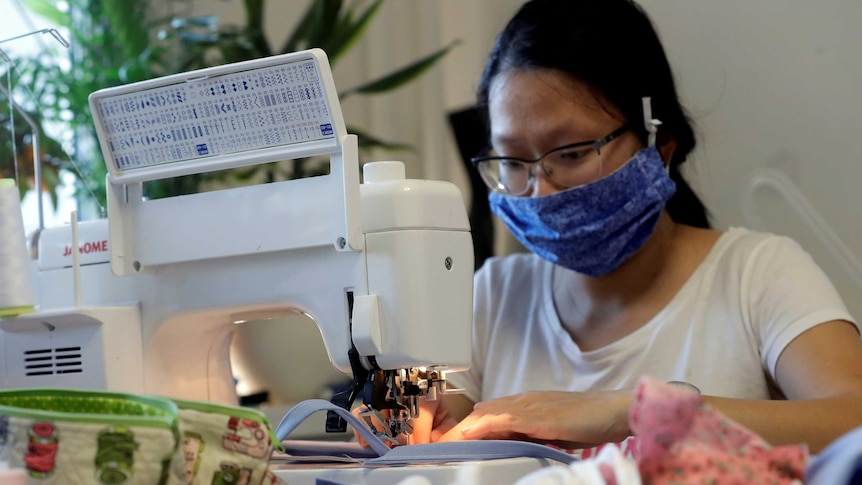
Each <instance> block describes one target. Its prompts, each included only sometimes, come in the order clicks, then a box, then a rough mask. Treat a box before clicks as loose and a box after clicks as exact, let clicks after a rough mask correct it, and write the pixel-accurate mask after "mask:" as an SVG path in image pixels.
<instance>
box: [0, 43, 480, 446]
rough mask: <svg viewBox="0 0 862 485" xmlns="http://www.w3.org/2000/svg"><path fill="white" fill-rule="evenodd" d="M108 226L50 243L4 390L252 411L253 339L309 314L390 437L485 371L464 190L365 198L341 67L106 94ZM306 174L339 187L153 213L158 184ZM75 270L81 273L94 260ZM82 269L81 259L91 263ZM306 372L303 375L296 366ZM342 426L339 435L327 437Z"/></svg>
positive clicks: (234, 69)
mask: <svg viewBox="0 0 862 485" xmlns="http://www.w3.org/2000/svg"><path fill="white" fill-rule="evenodd" d="M90 105H91V108H92V111H93V114H94V118H95V122H96V124H97V129H98V133H99V142H100V145H101V149H102V153H103V155H104V157H105V160H106V163H107V165H108V169H109V173H108V176H107V189H108V219H107V220H99V221H91V222H82V223H80V224H73V225H72V226H66V227H59V228H48V229H45V230H44V231H42V232H41V234H39V237H38V247H37V249H38V251H37V256H36V259H35V260H34V261H33V278H34V281H35V287H36V293H37V311H36V312H35V313H32V314H25V315H20V316H18V317H15V318H6V319H0V329H2V332H0V333H2V335H0V344H2V345H3V346H4V348H3V359H0V387H15V388H21V387H75V388H91V389H110V390H115V391H128V392H145V393H153V394H160V395H167V396H175V397H179V398H187V399H200V400H210V401H216V402H226V403H235V402H236V394H235V390H234V381H233V379H232V374H231V369H230V360H229V346H230V341H231V335H232V333H233V331H234V330H235V329H236V328H237V327H236V325H240V324H242V323H243V322H246V321H249V320H259V319H264V318H269V317H276V316H284V315H290V314H306V315H308V316H310V317H312V318H313V319H314V321H315V322H316V323H317V325H318V327H319V329H320V333H321V335H322V337H323V341H324V344H325V346H326V351H327V353H328V355H329V358H330V360H331V361H332V364H333V366H335V367H336V368H337V369H338V370H340V371H341V372H343V373H345V374H348V375H353V376H354V389H353V392H352V394H351V395H350V396H343V397H342V398H341V399H340V402H339V404H340V405H342V406H347V405H349V402H350V401H352V399H353V398H354V397H355V395H356V392H357V391H358V390H359V389H360V388H361V387H362V386H363V385H365V384H366V382H372V383H373V387H374V393H373V394H374V396H375V401H374V402H373V403H372V404H373V405H374V406H375V407H376V408H377V409H378V410H382V409H391V410H392V411H393V419H392V420H391V421H390V427H389V429H387V430H385V432H386V434H387V435H388V437H389V438H390V439H394V437H395V436H396V435H398V434H400V433H409V432H410V431H411V430H412V427H411V420H412V419H413V418H414V417H415V416H416V414H417V413H418V404H417V399H418V397H419V396H426V397H428V398H430V399H434V398H435V396H436V395H437V393H439V392H443V391H444V389H445V373H446V371H452V370H463V369H465V368H466V367H467V366H468V365H469V362H470V338H471V332H470V327H471V318H472V274H473V253H472V246H471V238H470V233H469V224H468V221H467V214H466V210H465V208H464V204H463V199H462V197H461V194H460V192H459V191H458V189H457V188H456V187H455V186H454V185H453V184H450V183H446V182H440V181H423V180H406V179H405V177H404V166H403V164H401V163H400V162H378V163H369V164H366V165H365V167H364V174H363V175H364V181H363V183H360V177H359V166H360V165H359V159H358V147H357V139H356V136H354V135H350V134H348V133H347V130H346V128H345V124H344V120H343V118H342V114H341V108H340V105H339V102H338V98H337V92H336V90H335V86H334V83H333V80H332V74H331V71H330V68H329V64H328V61H327V59H326V56H325V54H324V53H323V51H321V50H310V51H304V52H298V53H293V54H286V55H281V56H275V57H270V58H266V59H259V60H254V61H247V62H243V63H238V64H233V65H227V66H219V67H214V68H208V69H204V70H200V71H195V72H190V73H183V74H178V75H172V76H168V77H164V78H159V79H155V80H150V81H145V82H141V83H136V84H131V85H126V86H121V87H116V88H110V89H105V90H101V91H97V92H95V93H93V94H92V95H91V97H90ZM302 157H327V158H328V159H329V173H328V174H327V175H323V176H317V177H311V178H304V179H298V180H287V181H282V182H275V183H265V184H260V185H253V186H248V187H240V188H231V189H226V190H219V191H214V192H207V193H198V194H193V195H185V196H177V197H169V198H164V199H157V200H145V199H144V197H143V192H142V184H143V183H144V182H148V181H152V180H158V179H164V178H169V177H177V176H181V175H188V174H194V173H202V172H209V171H216V170H224V169H228V168H235V167H242V166H249V165H253V164H261V163H267V162H273V161H279V160H294V159H297V158H302ZM76 255H77V258H76ZM75 259H77V261H75ZM284 371H285V372H301V369H285V370H284ZM328 424H329V423H328Z"/></svg>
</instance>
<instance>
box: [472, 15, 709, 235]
mask: <svg viewBox="0 0 862 485" xmlns="http://www.w3.org/2000/svg"><path fill="white" fill-rule="evenodd" d="M534 68H538V69H553V70H556V71H560V72H563V73H566V74H569V75H571V76H572V77H574V78H575V79H577V80H579V81H581V82H583V83H585V84H586V85H587V86H589V87H590V88H591V89H592V90H594V92H595V94H596V95H597V98H598V99H600V100H602V101H606V102H610V103H611V104H613V105H614V106H615V107H616V108H617V109H619V111H620V112H621V113H622V114H623V116H624V117H625V119H626V120H629V121H631V122H632V123H631V124H632V127H633V128H634V130H635V131H636V133H637V134H638V135H639V136H640V137H641V138H642V140H643V141H644V142H645V141H646V137H647V133H646V129H645V128H644V126H643V123H642V122H641V120H643V104H642V101H641V98H642V97H644V96H649V97H650V98H651V99H652V115H653V117H654V118H657V119H659V120H661V122H662V124H661V126H660V127H659V137H658V140H659V143H661V142H662V140H666V139H667V137H672V138H673V139H675V140H676V143H677V145H676V150H674V153H673V157H672V159H671V161H670V176H671V178H672V179H673V180H674V182H675V183H676V185H677V190H676V193H675V194H674V196H673V197H671V199H670V200H669V201H668V203H667V210H668V212H669V213H670V215H671V217H672V218H673V220H674V221H676V222H679V223H683V224H688V225H692V226H696V227H709V220H708V215H707V211H706V207H705V206H704V205H703V203H702V202H701V201H700V199H698V197H697V195H696V194H695V193H694V191H693V190H692V189H691V187H690V186H689V185H688V183H687V182H686V181H685V180H684V179H683V177H682V174H681V173H680V171H679V166H680V164H682V163H683V162H684V161H685V160H686V157H687V156H688V154H689V153H690V152H691V151H692V150H693V149H694V146H695V143H696V141H695V136H694V129H693V127H692V122H691V120H690V118H689V116H688V115H687V114H686V111H685V108H683V106H682V105H681V104H680V101H679V97H678V96H677V92H676V84H675V83H674V79H673V73H672V72H671V69H670V65H669V64H668V61H667V57H666V56H665V53H664V49H663V48H662V45H661V42H660V41H659V38H658V35H657V34H656V31H655V29H654V28H653V26H652V23H651V22H650V19H649V17H647V15H646V13H645V12H644V11H643V10H642V9H641V8H640V7H639V6H638V5H637V4H635V3H634V2H633V1H631V0H531V1H529V2H527V3H526V4H524V5H523V6H522V7H521V9H520V10H519V11H518V13H516V14H515V16H514V17H513V18H512V20H510V21H509V23H508V25H507V26H506V28H505V29H504V30H503V31H502V32H501V33H500V34H499V35H498V36H497V41H496V44H495V45H494V49H493V50H492V51H491V55H490V59H489V60H488V65H487V66H486V67H485V72H484V73H483V75H482V79H481V82H480V85H479V91H478V97H479V108H480V110H481V111H482V113H483V116H484V118H485V122H486V124H487V123H488V90H489V87H490V84H491V81H492V80H493V79H494V77H495V76H496V75H497V74H499V73H500V72H503V71H506V70H510V69H519V70H524V69H534Z"/></svg>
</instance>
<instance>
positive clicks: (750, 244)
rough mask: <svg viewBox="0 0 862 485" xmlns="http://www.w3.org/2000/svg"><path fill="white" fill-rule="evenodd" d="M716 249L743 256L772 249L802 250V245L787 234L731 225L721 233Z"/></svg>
mask: <svg viewBox="0 0 862 485" xmlns="http://www.w3.org/2000/svg"><path fill="white" fill-rule="evenodd" d="M716 249H718V250H720V251H723V252H726V253H729V254H735V255H743V256H749V255H752V254H754V253H758V252H762V251H773V250H790V251H802V247H801V246H800V245H799V244H798V243H797V242H796V241H794V240H793V239H791V238H789V237H787V236H782V235H779V234H773V233H771V232H762V231H755V230H751V229H748V228H745V227H738V226H732V227H730V228H728V229H727V230H726V231H724V232H722V233H721V236H720V237H719V239H718V241H717V243H716Z"/></svg>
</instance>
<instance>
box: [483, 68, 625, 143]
mask: <svg viewBox="0 0 862 485" xmlns="http://www.w3.org/2000/svg"><path fill="white" fill-rule="evenodd" d="M606 104H607V103H602V102H601V100H599V99H598V98H597V97H596V96H595V94H594V90H592V89H590V88H589V87H588V86H587V85H586V84H584V83H583V82H581V81H578V80H576V79H573V78H572V77H571V76H569V75H567V74H565V73H562V72H560V71H555V70H550V69H531V70H508V71H504V72H501V73H500V74H498V75H497V76H496V77H495V78H494V80H493V81H492V82H491V85H490V89H489V92H488V110H489V115H490V122H491V136H492V142H494V143H495V144H497V143H505V142H509V143H513V142H516V141H517V140H520V139H522V138H523V137H529V136H530V135H531V134H539V133H541V134H542V135H544V136H546V137H549V138H553V137H558V136H565V135H566V134H573V133H574V134H573V135H570V136H577V134H579V133H582V134H590V133H594V132H595V133H603V132H604V131H606V129H607V127H609V126H615V125H618V124H619V117H615V116H613V115H612V114H611V113H610V112H609V109H608V107H607V106H606ZM597 136H602V135H597Z"/></svg>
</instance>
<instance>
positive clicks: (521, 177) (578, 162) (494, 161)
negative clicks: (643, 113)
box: [470, 124, 630, 196]
mask: <svg viewBox="0 0 862 485" xmlns="http://www.w3.org/2000/svg"><path fill="white" fill-rule="evenodd" d="M629 129H630V127H629V125H628V124H625V125H623V126H621V127H619V128H617V129H616V130H614V131H613V132H611V134H609V135H608V136H606V137H604V138H600V139H598V140H594V141H582V142H578V143H572V144H569V145H563V146H561V147H558V148H554V149H553V150H551V151H549V152H547V153H545V154H544V155H542V156H541V157H539V158H537V159H535V160H524V159H523V158H515V157H504V156H499V155H496V154H494V153H493V152H492V151H485V152H484V154H482V155H481V156H478V157H475V158H472V159H471V160H470V161H471V162H472V163H473V165H475V166H476V168H477V169H478V170H479V174H480V175H481V176H482V179H483V180H484V181H485V183H486V184H487V185H488V187H489V188H491V190H493V191H495V192H499V193H501V194H505V195H514V196H518V195H524V194H526V193H527V192H528V191H529V190H530V187H532V186H533V184H534V183H535V181H536V172H538V170H539V168H541V169H542V173H543V174H544V175H545V177H547V178H548V180H550V181H551V182H552V183H554V184H555V185H557V186H559V187H563V188H566V189H569V188H572V187H577V186H579V185H584V184H588V183H590V182H594V181H596V180H598V178H599V177H600V176H601V174H602V152H601V149H602V147H603V146H605V145H607V144H608V143H610V142H611V140H613V139H614V138H617V137H618V136H620V135H622V134H623V133H625V132H626V131H628V130H629Z"/></svg>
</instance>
